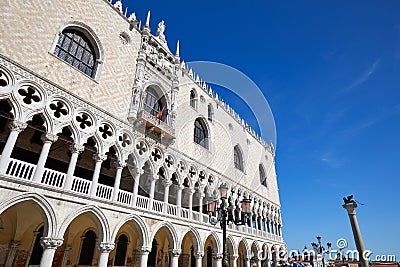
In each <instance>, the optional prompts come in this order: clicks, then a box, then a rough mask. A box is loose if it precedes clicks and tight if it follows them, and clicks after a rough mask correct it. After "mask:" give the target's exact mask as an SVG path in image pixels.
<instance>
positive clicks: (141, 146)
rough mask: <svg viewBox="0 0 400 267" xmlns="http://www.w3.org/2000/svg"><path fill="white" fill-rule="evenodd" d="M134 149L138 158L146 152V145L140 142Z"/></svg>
mask: <svg viewBox="0 0 400 267" xmlns="http://www.w3.org/2000/svg"><path fill="white" fill-rule="evenodd" d="M136 149H137V150H138V153H139V155H140V156H141V155H143V154H144V153H146V152H147V147H146V144H145V143H144V142H143V141H140V142H139V143H137V144H136Z"/></svg>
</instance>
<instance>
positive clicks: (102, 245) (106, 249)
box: [97, 242, 115, 253]
mask: <svg viewBox="0 0 400 267" xmlns="http://www.w3.org/2000/svg"><path fill="white" fill-rule="evenodd" d="M114 247H115V244H114V243H107V242H99V243H97V249H98V250H99V251H100V253H110V251H111V250H113V249H114Z"/></svg>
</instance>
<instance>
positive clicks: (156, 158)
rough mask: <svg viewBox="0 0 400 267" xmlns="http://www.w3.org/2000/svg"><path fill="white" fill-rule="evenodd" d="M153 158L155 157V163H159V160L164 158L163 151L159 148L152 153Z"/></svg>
mask: <svg viewBox="0 0 400 267" xmlns="http://www.w3.org/2000/svg"><path fill="white" fill-rule="evenodd" d="M151 156H152V157H153V160H154V162H157V161H158V160H159V159H161V158H162V155H161V151H160V150H159V149H157V148H155V149H154V150H153V152H151Z"/></svg>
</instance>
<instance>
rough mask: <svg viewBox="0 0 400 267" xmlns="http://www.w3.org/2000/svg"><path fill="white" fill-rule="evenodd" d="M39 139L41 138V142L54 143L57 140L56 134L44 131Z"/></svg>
mask: <svg viewBox="0 0 400 267" xmlns="http://www.w3.org/2000/svg"><path fill="white" fill-rule="evenodd" d="M40 139H42V141H43V143H54V142H55V141H57V139H58V136H57V135H56V134H52V133H44V134H42V136H41V138H40Z"/></svg>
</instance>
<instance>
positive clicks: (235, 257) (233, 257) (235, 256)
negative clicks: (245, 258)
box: [231, 255, 239, 261]
mask: <svg viewBox="0 0 400 267" xmlns="http://www.w3.org/2000/svg"><path fill="white" fill-rule="evenodd" d="M238 258H239V255H232V256H231V259H232V260H234V261H236V260H237V259H238Z"/></svg>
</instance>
